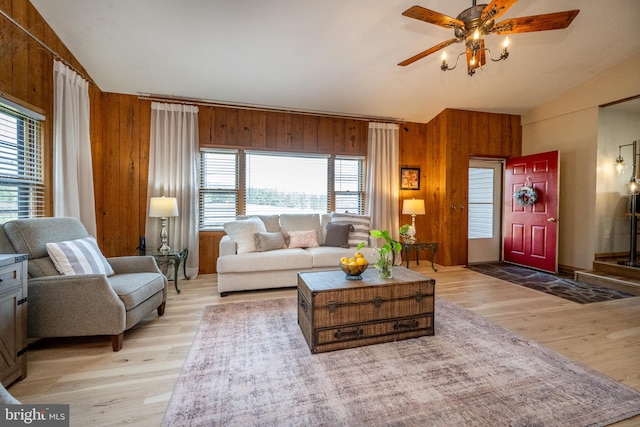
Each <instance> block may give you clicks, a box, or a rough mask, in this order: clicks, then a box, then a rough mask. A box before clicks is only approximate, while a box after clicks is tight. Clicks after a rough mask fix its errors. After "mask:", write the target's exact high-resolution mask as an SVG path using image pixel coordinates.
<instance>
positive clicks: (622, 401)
mask: <svg viewBox="0 0 640 427" xmlns="http://www.w3.org/2000/svg"><path fill="white" fill-rule="evenodd" d="M296 304H297V300H296V299H295V298H285V299H272V300H262V301H252V302H242V303H226V304H221V305H214V306H208V307H206V309H205V311H204V313H203V317H202V321H201V323H200V326H199V328H198V331H197V333H196V337H195V339H194V342H193V345H192V347H191V350H190V352H189V355H188V356H187V359H186V361H185V364H184V367H183V370H182V373H181V374H180V377H179V378H178V380H177V382H176V386H175V389H174V392H173V396H172V398H171V401H170V402H169V406H168V409H167V412H166V414H165V418H164V421H163V425H164V426H243V427H244V426H388V425H393V426H447V427H451V426H492V427H493V426H571V427H578V426H604V425H608V424H610V423H613V422H616V421H619V420H623V419H626V418H629V417H632V416H635V415H637V414H639V413H640V392H638V391H635V390H633V389H631V388H630V387H627V386H625V385H623V384H621V383H618V382H616V381H613V380H612V379H610V378H608V377H606V376H604V375H602V374H600V373H598V372H596V371H594V370H592V369H590V368H588V367H585V366H583V365H580V364H578V363H576V362H573V361H572V360H570V359H568V358H566V357H564V356H562V355H559V354H558V353H555V352H553V351H551V350H549V349H547V348H545V347H543V346H540V345H538V344H536V343H535V342H532V341H530V340H527V339H524V338H522V337H520V336H517V335H515V334H513V333H512V332H510V331H508V330H506V329H504V328H502V327H500V326H497V325H495V324H492V323H490V322H488V321H486V320H485V319H483V318H482V317H480V316H478V315H476V314H474V313H472V312H470V311H468V310H465V309H463V308H461V307H459V306H457V305H455V304H452V303H449V302H447V301H445V300H443V299H441V298H436V303H435V304H436V321H435V327H436V335H435V336H431V337H420V338H414V339H408V340H404V341H396V342H390V343H384V344H376V345H370V346H365V347H358V348H353V349H346V350H339V351H334V352H329V353H320V354H312V353H311V352H310V350H309V347H308V346H307V343H306V341H305V340H304V337H303V335H302V332H301V331H300V328H299V326H298V324H297V307H296ZM638 421H639V422H640V417H638Z"/></svg>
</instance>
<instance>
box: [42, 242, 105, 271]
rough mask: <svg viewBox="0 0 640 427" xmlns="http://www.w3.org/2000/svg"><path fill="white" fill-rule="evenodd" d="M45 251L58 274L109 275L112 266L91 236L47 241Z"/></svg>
mask: <svg viewBox="0 0 640 427" xmlns="http://www.w3.org/2000/svg"><path fill="white" fill-rule="evenodd" d="M46 246H47V252H48V253H49V257H50V258H51V261H53V264H54V265H55V266H56V270H58V271H59V272H60V274H64V275H67V276H73V275H77V274H106V275H107V276H111V275H112V274H113V268H111V264H109V262H108V261H107V260H106V258H105V257H104V256H103V255H102V252H100V248H98V243H97V242H96V239H94V238H93V237H91V236H89V237H85V238H82V239H76V240H67V241H63V242H55V243H47V245H46Z"/></svg>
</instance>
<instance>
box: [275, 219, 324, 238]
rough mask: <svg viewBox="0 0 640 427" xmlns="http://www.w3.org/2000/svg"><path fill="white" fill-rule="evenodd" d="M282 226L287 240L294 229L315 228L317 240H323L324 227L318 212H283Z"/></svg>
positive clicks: (305, 229) (306, 229)
mask: <svg viewBox="0 0 640 427" xmlns="http://www.w3.org/2000/svg"><path fill="white" fill-rule="evenodd" d="M280 228H281V231H282V234H284V239H285V241H287V240H289V234H290V232H292V231H308V230H315V232H316V240H317V241H318V242H321V241H322V227H321V225H320V215H318V214H312V213H309V214H281V215H280Z"/></svg>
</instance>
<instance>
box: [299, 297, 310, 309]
mask: <svg viewBox="0 0 640 427" xmlns="http://www.w3.org/2000/svg"><path fill="white" fill-rule="evenodd" d="M299 303H300V308H302V311H304V312H305V313H308V312H309V306H308V305H307V301H305V300H304V299H302V298H300V300H299Z"/></svg>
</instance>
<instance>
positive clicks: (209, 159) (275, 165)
mask: <svg viewBox="0 0 640 427" xmlns="http://www.w3.org/2000/svg"><path fill="white" fill-rule="evenodd" d="M364 199H365V194H364V158H363V157H341V156H338V157H336V158H332V156H330V155H328V154H316V155H313V154H296V153H282V152H262V151H253V150H251V151H250V150H245V151H243V150H224V149H202V150H201V176H200V228H201V229H219V228H221V227H222V225H223V224H224V223H225V222H228V221H231V220H233V219H234V218H235V217H236V216H237V215H240V214H246V215H261V214H262V215H264V214H266V215H268V214H274V213H283V212H291V213H303V212H317V213H323V212H330V211H332V210H335V211H337V212H345V211H349V212H352V213H359V214H362V213H363V211H364Z"/></svg>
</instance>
